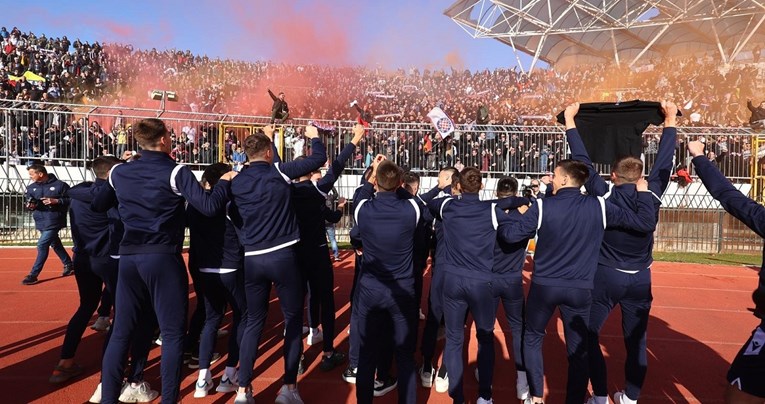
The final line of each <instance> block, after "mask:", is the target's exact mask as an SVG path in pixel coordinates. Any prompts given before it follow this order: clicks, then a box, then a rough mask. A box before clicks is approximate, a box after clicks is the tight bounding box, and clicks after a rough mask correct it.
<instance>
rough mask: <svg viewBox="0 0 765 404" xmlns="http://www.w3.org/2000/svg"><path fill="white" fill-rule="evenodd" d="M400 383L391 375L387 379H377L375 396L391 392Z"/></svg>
mask: <svg viewBox="0 0 765 404" xmlns="http://www.w3.org/2000/svg"><path fill="white" fill-rule="evenodd" d="M396 385H398V381H397V380H396V378H394V377H389V378H388V379H387V380H385V381H382V380H375V393H374V395H375V397H382V396H384V395H386V394H388V393H390V392H391V391H392V390H393V389H395V388H396Z"/></svg>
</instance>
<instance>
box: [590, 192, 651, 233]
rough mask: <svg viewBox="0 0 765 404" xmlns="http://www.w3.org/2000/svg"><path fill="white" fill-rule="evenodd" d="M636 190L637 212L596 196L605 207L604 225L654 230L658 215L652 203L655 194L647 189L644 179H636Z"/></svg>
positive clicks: (636, 229)
mask: <svg viewBox="0 0 765 404" xmlns="http://www.w3.org/2000/svg"><path fill="white" fill-rule="evenodd" d="M637 190H638V198H637V206H638V210H637V212H633V211H632V210H630V209H624V208H622V207H619V206H617V205H616V204H613V203H610V202H607V201H606V200H605V199H603V198H602V197H600V196H599V197H598V199H599V200H600V203H601V206H603V207H604V209H605V214H606V223H605V225H606V227H620V228H626V229H631V230H635V231H639V232H643V233H651V232H653V231H654V230H656V220H657V217H658V215H657V214H656V209H657V205H655V204H654V201H655V200H656V196H654V195H653V193H651V192H650V191H649V190H648V182H647V181H646V180H644V179H640V180H638V182H637Z"/></svg>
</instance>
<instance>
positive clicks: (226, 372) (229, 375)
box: [223, 366, 236, 380]
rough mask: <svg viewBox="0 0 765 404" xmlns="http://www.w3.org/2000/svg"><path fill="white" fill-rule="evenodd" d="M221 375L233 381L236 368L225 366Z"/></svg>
mask: <svg viewBox="0 0 765 404" xmlns="http://www.w3.org/2000/svg"><path fill="white" fill-rule="evenodd" d="M223 374H224V375H226V377H227V378H228V379H229V380H233V379H234V376H236V368H235V367H233V366H226V370H224V371H223Z"/></svg>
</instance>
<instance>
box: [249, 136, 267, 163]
mask: <svg viewBox="0 0 765 404" xmlns="http://www.w3.org/2000/svg"><path fill="white" fill-rule="evenodd" d="M270 148H271V139H269V138H268V136H266V135H265V134H264V133H261V132H256V133H253V134H252V135H250V136H247V138H245V139H244V152H245V153H246V154H247V157H249V158H250V160H252V159H253V158H255V157H262V156H263V154H265V152H266V151H267V150H268V149H270Z"/></svg>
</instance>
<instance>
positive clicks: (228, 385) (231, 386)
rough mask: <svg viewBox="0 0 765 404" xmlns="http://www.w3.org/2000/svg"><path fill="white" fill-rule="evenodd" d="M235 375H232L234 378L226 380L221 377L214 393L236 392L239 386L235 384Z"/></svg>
mask: <svg viewBox="0 0 765 404" xmlns="http://www.w3.org/2000/svg"><path fill="white" fill-rule="evenodd" d="M236 379H237V375H234V378H233V379H232V378H228V377H226V375H223V376H222V377H221V378H220V384H218V387H216V388H215V391H217V392H218V393H233V392H235V391H236V389H237V388H239V385H238V384H237V383H238V382H237V380H236Z"/></svg>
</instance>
